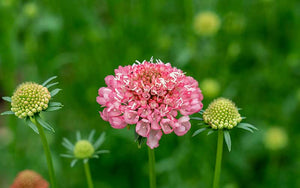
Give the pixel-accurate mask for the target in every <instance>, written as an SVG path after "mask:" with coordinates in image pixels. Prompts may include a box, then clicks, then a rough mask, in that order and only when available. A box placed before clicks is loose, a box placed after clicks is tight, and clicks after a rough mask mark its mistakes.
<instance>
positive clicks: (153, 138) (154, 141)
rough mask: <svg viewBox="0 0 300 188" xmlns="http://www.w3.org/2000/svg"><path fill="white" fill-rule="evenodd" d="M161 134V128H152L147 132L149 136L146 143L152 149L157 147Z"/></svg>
mask: <svg viewBox="0 0 300 188" xmlns="http://www.w3.org/2000/svg"><path fill="white" fill-rule="evenodd" d="M161 136H162V132H161V130H152V129H151V131H150V133H149V136H148V138H147V145H148V146H149V147H150V148H151V149H153V148H157V147H158V146H159V143H158V142H159V140H160V138H161Z"/></svg>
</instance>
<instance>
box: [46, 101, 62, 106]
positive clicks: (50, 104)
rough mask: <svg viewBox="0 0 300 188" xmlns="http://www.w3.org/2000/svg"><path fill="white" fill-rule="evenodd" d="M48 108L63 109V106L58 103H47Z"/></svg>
mask: <svg viewBox="0 0 300 188" xmlns="http://www.w3.org/2000/svg"><path fill="white" fill-rule="evenodd" d="M48 106H49V107H63V106H64V105H62V104H61V103H60V102H49V104H48Z"/></svg>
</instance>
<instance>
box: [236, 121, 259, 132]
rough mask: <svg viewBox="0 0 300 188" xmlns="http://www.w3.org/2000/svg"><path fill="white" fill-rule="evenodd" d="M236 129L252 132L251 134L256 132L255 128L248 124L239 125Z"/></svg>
mask: <svg viewBox="0 0 300 188" xmlns="http://www.w3.org/2000/svg"><path fill="white" fill-rule="evenodd" d="M236 127H237V128H240V129H244V130H246V131H249V132H252V133H253V130H258V129H257V128H256V127H255V126H253V125H251V124H249V123H239V124H238V125H237V126H236Z"/></svg>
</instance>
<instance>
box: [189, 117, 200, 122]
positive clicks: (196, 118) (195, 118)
mask: <svg viewBox="0 0 300 188" xmlns="http://www.w3.org/2000/svg"><path fill="white" fill-rule="evenodd" d="M190 119H194V120H199V121H203V119H202V118H199V117H191V118H190Z"/></svg>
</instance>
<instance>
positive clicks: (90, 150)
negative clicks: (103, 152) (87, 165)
mask: <svg viewBox="0 0 300 188" xmlns="http://www.w3.org/2000/svg"><path fill="white" fill-rule="evenodd" d="M94 152H95V149H94V146H93V145H92V144H91V143H90V142H89V141H88V140H79V141H78V142H76V144H75V147H74V155H75V157H76V158H78V159H86V158H90V157H92V156H93V154H94Z"/></svg>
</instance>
